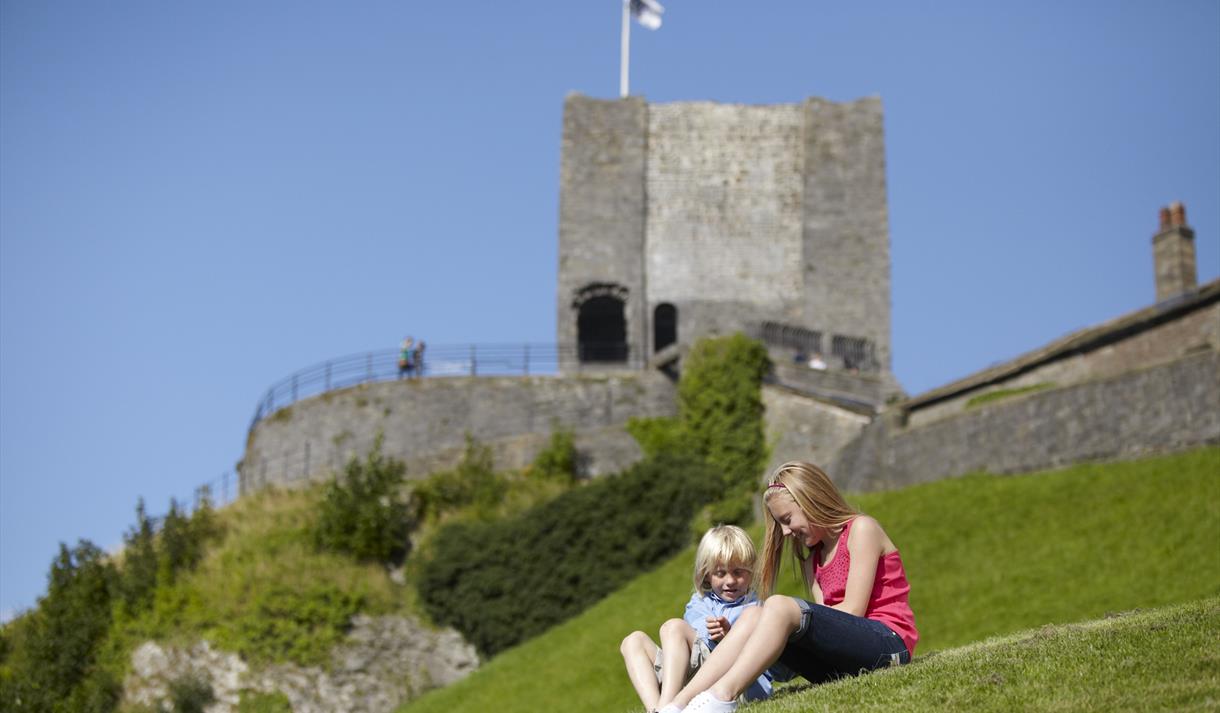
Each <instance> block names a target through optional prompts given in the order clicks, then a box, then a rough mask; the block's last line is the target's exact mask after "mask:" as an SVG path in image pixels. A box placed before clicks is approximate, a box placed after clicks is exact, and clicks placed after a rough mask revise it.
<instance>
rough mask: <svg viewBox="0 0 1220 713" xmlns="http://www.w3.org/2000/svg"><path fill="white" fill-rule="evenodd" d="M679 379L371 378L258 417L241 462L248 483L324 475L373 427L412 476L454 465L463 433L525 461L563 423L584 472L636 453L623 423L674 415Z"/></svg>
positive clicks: (504, 460) (366, 446)
mask: <svg viewBox="0 0 1220 713" xmlns="http://www.w3.org/2000/svg"><path fill="white" fill-rule="evenodd" d="M675 411H676V406H675V399H674V385H673V383H672V382H670V381H669V379H667V378H666V377H664V376H662V375H661V374H658V373H655V372H634V373H616V374H613V375H600V376H598V375H585V376H576V377H570V378H561V377H546V376H535V377H461V378H436V379H420V380H414V381H394V382H382V383H373V384H365V385H362V386H357V387H353V388H350V389H343V390H340V391H332V392H329V393H326V394H322V395H321V396H316V397H313V398H310V399H305V400H303V401H299V402H297V403H296V404H294V405H292V406H289V407H287V408H284V409H281V410H280V411H277V412H276V413H275V414H272V415H271V416H270V417H268V418H265V419H263V420H262V421H259V422H258V424H256V425H255V426H254V428H253V429H252V430H251V432H250V436H249V440H248V443H247V445H246V455H245V458H244V459H243V460H242V463H241V464H240V466H239V468H238V470H239V472H240V475H241V487H242V492H243V493H246V492H251V491H253V490H258V489H260V488H262V487H264V486H266V485H268V484H277V485H281V486H284V485H288V486H291V485H295V484H303V483H306V482H309V481H312V480H318V479H321V478H325V477H328V476H329V474H330V473H332V472H334V471H337V470H339V469H340V468H341V467H342V466H343V464H344V463H345V462H346V460H347V459H348V458H350V457H351V456H353V455H356V456H363V455H364V454H365V453H367V452H368V451H369V450H370V449H371V448H372V446H373V442H374V439H375V438H376V435H377V434H378V433H379V432H380V433H382V434H384V439H385V441H384V444H383V446H382V449H383V452H384V453H385V454H387V455H390V456H393V457H395V458H398V459H400V460H403V461H404V462H405V463H406V464H407V473H408V477H416V478H418V477H423V476H425V475H427V474H428V473H429V472H431V471H433V470H437V469H441V468H447V467H452V466H453V465H455V464H456V463H457V462H458V461H459V460H460V458H461V455H462V452H463V449H464V448H465V436H466V434H467V433H470V434H472V435H473V436H474V437H475V438H477V439H478V440H479V442H480V443H483V444H486V445H488V446H490V447H491V448H492V450H493V454H494V456H495V460H496V465H497V467H501V468H517V467H523V466H525V465H526V464H528V463H529V462H530V461H531V460H532V459H533V457H534V456H535V455H536V454H537V453H538V451H539V450H541V449H542V448H543V447H544V446H545V444H546V442H547V440H548V439H549V437H550V434H551V432H552V430H553V429H554V428H555V426H556V425H558V426H559V427H561V428H566V429H569V430H572V431H574V432H575V435H576V446H577V449H578V451H580V453H581V454H582V456H583V457H584V461H583V463H582V470H583V472H584V474H586V475H600V474H603V473H608V472H615V471H618V470H620V469H622V468H624V467H626V466H627V465H630V464H631V463H633V462H634V461H636V460H638V459H639V457H640V451H639V447H638V446H637V445H636V443H635V441H634V440H633V439H632V438H631V437H630V436H629V435H628V434H627V432H626V431H625V430H624V428H623V425H624V424H625V423H626V422H627V420H628V419H629V418H631V417H633V416H641V417H645V416H671V415H674V413H675Z"/></svg>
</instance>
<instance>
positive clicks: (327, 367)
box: [326, 362, 330, 391]
mask: <svg viewBox="0 0 1220 713" xmlns="http://www.w3.org/2000/svg"><path fill="white" fill-rule="evenodd" d="M326 390H327V391H330V362H326Z"/></svg>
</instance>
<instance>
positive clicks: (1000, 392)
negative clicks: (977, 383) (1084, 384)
mask: <svg viewBox="0 0 1220 713" xmlns="http://www.w3.org/2000/svg"><path fill="white" fill-rule="evenodd" d="M1056 386H1058V384H1056V383H1055V382H1053V381H1044V382H1042V383H1040V384H1030V385H1029V386H1019V387H1017V388H1015V389H996V390H995V391H988V392H987V393H985V394H979V395H978V396H972V397H971V398H970V399H969V400H968V401H966V408H974V407H975V406H982V405H983V404H989V403H992V402H994V401H1001V400H1003V399H1006V398H1009V397H1011V396H1017V395H1019V394H1030V393H1033V392H1035V391H1045V390H1046V389H1053V388H1055V387H1056Z"/></svg>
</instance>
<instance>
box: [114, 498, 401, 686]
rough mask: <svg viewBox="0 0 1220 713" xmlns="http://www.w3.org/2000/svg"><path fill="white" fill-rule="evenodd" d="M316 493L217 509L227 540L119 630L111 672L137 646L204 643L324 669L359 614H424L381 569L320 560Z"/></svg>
mask: <svg viewBox="0 0 1220 713" xmlns="http://www.w3.org/2000/svg"><path fill="white" fill-rule="evenodd" d="M318 497H319V496H318V492H317V489H316V488H311V489H308V490H294V491H265V492H262V493H258V494H255V495H251V496H247V497H243V498H241V499H239V500H238V501H237V502H235V503H233V504H232V505H230V506H229V507H226V508H224V509H223V510H219V511H217V519H218V520H219V522H220V523H221V526H222V530H223V535H222V539H221V540H220V541H219V542H217V543H213V544H212V545H211V546H210V547H209V548H208V551H207V554H206V555H205V557H204V559H203V561H202V562H201V563H200V564H199V566H198V567H197V568H196V569H195V570H194V571H192V572H189V573H187V574H185V575H184V576H182V577H180V578H179V580H178V581H177V582H175V583H174V584H173V585H172V586H170V587H167V588H161V589H160V590H159V591H158V592H157V598H156V601H155V603H154V606H153V608H152V610H151V611H148V612H145V613H143V614H142V615H140V616H139V617H138V618H136V619H135V620H133V621H123V622H118V623H117V624H116V630H115V634H116V636H115V637H114V639H113V640H112V642H111V644H110V649H111V656H110V658H111V661H112V664H111V665H112V666H115V667H116V670H120V671H121V670H122V669H123V668H125V666H126V661H127V660H128V658H129V652H130V651H131V650H132V649H134V647H135V646H136V645H138V644H139V642H141V641H144V640H147V639H156V640H160V641H167V642H169V643H177V644H182V645H189V644H191V643H194V642H195V641H198V640H199V639H200V638H205V639H208V640H209V641H211V642H212V643H213V644H214V645H216V646H218V647H220V648H223V649H227V650H231V651H237V652H239V653H241V654H242V655H243V656H245V657H246V658H247V659H248V660H251V661H253V662H256V663H269V662H273V661H288V660H293V661H296V662H297V663H304V664H310V663H325V662H326V660H327V658H328V653H329V648H330V647H331V646H332V645H334V644H335V643H338V641H340V640H341V638H342V636H343V634H344V632H345V630H346V628H347V622H348V619H349V618H350V615H351V614H352V613H355V612H356V611H360V612H364V613H369V614H374V615H376V614H406V615H414V616H418V611H419V609H418V607H417V605H416V599H415V596H414V590H413V589H412V588H410V587H405V586H402V585H398V584H395V583H394V582H392V581H391V580H390V578H389V576H388V574H387V572H386V570H385V569H384V568H383V567H381V566H379V565H372V564H361V563H358V562H355V561H354V560H352V559H350V558H348V557H345V556H342V555H337V554H331V553H326V552H319V551H318V550H317V549H316V548H315V547H314V545H313V542H312V538H311V533H310V527H311V525H312V523H313V520H314V518H315V517H316V511H317V501H318Z"/></svg>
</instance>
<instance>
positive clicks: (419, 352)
mask: <svg viewBox="0 0 1220 713" xmlns="http://www.w3.org/2000/svg"><path fill="white" fill-rule="evenodd" d="M424 346H425V344H424V340H422V339H421V340H419V344H416V345H415V354H413V355H412V356H413V358H412V360H411V363H412V364H413V365H414V366H415V375H416V376H417V377H418V378H421V379H422V378H423V377H424Z"/></svg>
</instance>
